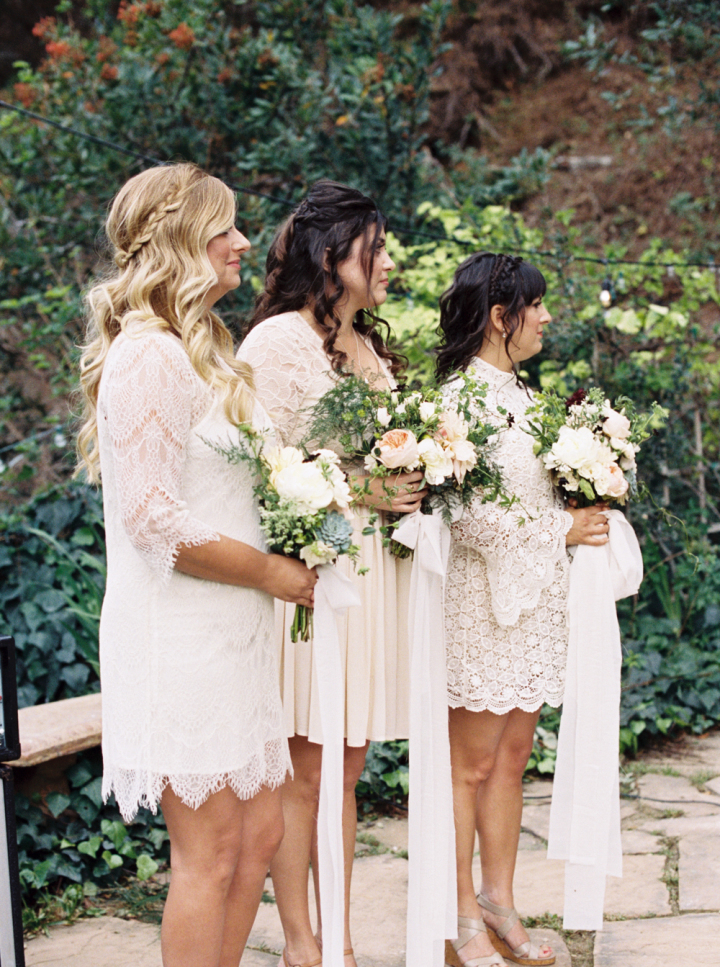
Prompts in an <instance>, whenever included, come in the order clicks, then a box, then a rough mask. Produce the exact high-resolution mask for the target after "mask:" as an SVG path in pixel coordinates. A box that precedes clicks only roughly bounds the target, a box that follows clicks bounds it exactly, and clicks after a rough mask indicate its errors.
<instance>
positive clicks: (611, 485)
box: [602, 463, 630, 500]
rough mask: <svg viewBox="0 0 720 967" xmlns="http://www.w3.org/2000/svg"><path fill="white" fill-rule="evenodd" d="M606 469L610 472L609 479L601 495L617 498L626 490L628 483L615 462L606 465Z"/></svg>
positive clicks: (623, 494) (622, 495)
mask: <svg viewBox="0 0 720 967" xmlns="http://www.w3.org/2000/svg"><path fill="white" fill-rule="evenodd" d="M608 470H609V472H610V480H609V482H608V485H607V487H606V488H605V489H604V490H603V491H602V495H603V497H612V498H613V499H614V500H619V499H620V498H621V497H624V496H625V494H626V493H627V492H628V489H629V487H630V484H629V483H628V482H627V480H626V479H625V474H624V473H623V472H622V470H621V469H620V467H618V465H617V464H616V463H614V464H613V465H612V466H611V467H608Z"/></svg>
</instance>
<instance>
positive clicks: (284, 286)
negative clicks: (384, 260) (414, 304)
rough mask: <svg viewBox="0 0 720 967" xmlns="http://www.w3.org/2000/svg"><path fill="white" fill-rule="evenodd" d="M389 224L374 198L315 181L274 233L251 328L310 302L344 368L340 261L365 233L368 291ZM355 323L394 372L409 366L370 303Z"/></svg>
mask: <svg viewBox="0 0 720 967" xmlns="http://www.w3.org/2000/svg"><path fill="white" fill-rule="evenodd" d="M386 228H387V218H386V217H385V215H383V213H382V212H381V211H380V209H379V208H378V206H377V204H376V203H375V202H374V201H373V199H372V198H369V197H368V196H367V195H364V194H363V193H362V192H360V191H358V190H357V189H356V188H349V187H348V186H347V185H341V184H338V182H335V181H318V182H316V183H315V184H314V185H313V186H312V187H311V189H310V191H309V192H308V195H307V197H306V198H305V199H304V200H303V201H302V202H301V203H300V205H299V206H298V207H297V208H296V209H295V211H294V212H293V213H292V214H291V215H290V217H289V218H288V219H287V220H286V221H285V222H284V223H283V224H282V225H281V226H280V228H279V229H278V231H277V232H276V234H275V238H274V239H273V241H272V244H271V245H270V250H269V252H268V256H267V262H266V278H265V286H264V289H263V291H262V292H261V293H260V295H259V296H258V298H257V300H256V303H255V311H254V312H253V316H252V319H251V320H250V323H249V325H248V327H247V328H248V330H250V329H252V328H253V327H254V326H256V325H257V324H258V323H259V322H262V321H263V319H268V318H270V316H275V315H279V314H280V313H282V312H291V311H292V310H296V311H298V312H299V311H300V310H301V309H304V308H305V307H306V306H310V307H312V309H313V315H314V317H315V321H316V322H317V324H318V326H319V327H320V329H321V330H322V331H323V332H324V333H325V339H324V342H323V348H324V350H325V352H326V353H327V355H328V358H329V360H330V363H331V365H332V368H333V369H335V370H339V369H341V368H342V366H343V364H344V363H345V362H346V361H347V356H346V354H345V353H344V352H342V351H341V350H339V349H336V348H335V340H336V339H337V334H338V331H339V327H340V319H339V317H338V315H337V313H336V307H337V305H338V303H340V301H341V300H342V298H343V295H344V293H345V287H344V285H343V282H342V279H341V278H340V275H339V274H338V266H340V265H341V264H342V263H343V262H344V261H345V260H346V259H347V258H349V256H350V251H351V249H352V245H353V242H354V241H355V239H356V238H360V237H361V238H363V240H364V241H363V248H362V265H363V268H364V270H365V276H366V278H367V280H368V291H369V288H370V276H371V272H372V266H373V260H374V258H375V255H376V252H377V246H378V242H379V240H380V236H381V234H382V232H383V231H384V230H385V229H386ZM353 326H354V328H355V330H356V331H357V332H359V333H360V334H361V335H366V336H368V338H369V339H370V341H371V342H372V345H373V348H374V349H375V352H376V353H377V354H378V356H380V357H381V358H383V359H385V360H386V361H387V363H388V365H389V366H390V369H391V371H392V373H393V374H395V373H398V372H400V370H402V369H403V368H404V367H405V365H406V360H405V359H404V357H402V356H399V355H398V354H397V353H394V352H392V351H391V350H390V349H388V347H387V342H386V339H387V337H388V336H389V333H390V327H389V326H388V324H387V323H386V322H385V321H384V320H383V319H381V318H380V317H379V316H378V315H376V314H375V312H374V311H373V310H372V309H371V308H368V309H362V310H360V312H358V313H357V314H356V316H355V319H354V320H353ZM381 328H382V329H384V334H385V337H386V338H385V339H383V336H382V335H381V333H380V331H379V330H380V329H381Z"/></svg>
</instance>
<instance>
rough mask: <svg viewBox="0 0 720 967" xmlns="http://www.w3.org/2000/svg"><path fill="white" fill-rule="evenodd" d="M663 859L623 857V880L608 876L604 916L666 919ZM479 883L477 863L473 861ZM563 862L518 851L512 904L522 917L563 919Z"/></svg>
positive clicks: (656, 856)
mask: <svg viewBox="0 0 720 967" xmlns="http://www.w3.org/2000/svg"><path fill="white" fill-rule="evenodd" d="M664 869H665V857H664V856H662V855H659V854H654V853H649V854H646V855H640V856H636V855H632V854H630V855H627V856H624V857H623V877H622V879H619V878H616V877H613V876H610V877H608V881H607V890H606V893H605V915H606V916H625V917H647V916H659V917H662V916H668V915H669V914H670V913H671V912H672V910H671V907H670V900H669V897H668V891H667V887H666V886H665V884H664V883H663V882H662V880H661V879H660V877H661V876H662V874H663V871H664ZM474 875H475V877H476V880H475V882H476V883H479V882H480V860H479V858H477V857H476V859H475V862H474ZM564 891H565V863H564V862H563V861H562V860H547V859H546V858H545V854H544V853H536V852H530V851H521V852H520V853H518V859H517V865H516V867H515V904H516V906H517V909H518V912H519V913H520V916H521V917H542V916H544V915H545V914H546V913H550V914H553V913H554V914H557V916H562V913H563V905H564Z"/></svg>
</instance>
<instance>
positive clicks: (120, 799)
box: [102, 739, 292, 822]
mask: <svg viewBox="0 0 720 967" xmlns="http://www.w3.org/2000/svg"><path fill="white" fill-rule="evenodd" d="M288 773H289V774H290V775H292V763H291V761H290V755H289V752H288V748H287V742H286V741H285V740H284V739H277V740H273V741H272V742H268V743H267V745H266V746H265V750H264V752H263V753H260V754H257V755H255V756H253V757H252V759H251V760H250V762H249V763H247V764H246V765H245V766H243V768H242V769H236V770H233V771H230V772H217V773H213V774H211V775H205V774H193V775H167V774H163V773H156V772H148V771H146V770H142V769H122V768H111V769H108V770H107V771H106V772H105V774H104V775H103V786H102V795H103V801H104V802H107V800H108V799H109V798H110V795H111V794H114V795H115V801H116V802H117V805H118V809H119V810H120V813H121V815H122V817H123V819H124V820H125V822H131V821H132V820H133V819H134V818H135V816H136V815H137V812H138V810H139V809H141V808H145V809H149V810H150V811H151V812H152V813H157V811H158V806H159V805H160V800H161V798H162V794H163V792H164V791H165V789H166V788H167V787H168V786H170V788H171V789H172V791H173V792H174V793H175V795H176V796H178V798H179V799H180V800H181V802H183V803H184V804H185V805H186V806H189V807H190V808H191V809H197V808H198V807H199V806H202V804H203V803H204V802H206V801H207V799H208V798H209V797H210V796H212V795H213V794H214V793H216V792H220V790H221V789H224V788H225V787H226V786H229V787H230V788H231V789H232V791H233V792H234V793H235V795H236V796H237V797H238V799H252V798H253V796H256V795H257V794H258V793H259V792H260V790H261V789H262V788H263V787H264V786H267V787H268V788H269V789H277V788H278V787H279V786H281V785H282V784H283V782H284V781H285V778H286V776H287V775H288Z"/></svg>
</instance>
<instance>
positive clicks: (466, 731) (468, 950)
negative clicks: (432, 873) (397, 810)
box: [450, 708, 508, 962]
mask: <svg viewBox="0 0 720 967" xmlns="http://www.w3.org/2000/svg"><path fill="white" fill-rule="evenodd" d="M507 718H508V716H507V715H494V714H493V713H492V712H487V711H486V712H470V711H468V710H467V709H464V708H456V709H450V756H451V764H452V783H453V808H454V813H455V844H456V845H455V848H456V857H457V885H458V915H459V916H461V917H468V918H470V919H471V920H482V912H481V910H480V908H479V906H478V902H477V900H476V899H475V886H474V884H473V876H472V859H473V853H474V851H475V830H476V815H477V801H478V790H479V788H480V786H481V785H482V783H483V782H484V781H485V780H486V779H487V777H488V776H489V774H490V771H491V770H492V767H493V764H494V762H495V754H496V751H497V748H498V745H499V743H500V739H501V737H502V734H503V730H504V728H505V725H506V722H507ZM494 949H495V948H494V947H493V945H492V943H491V942H490V939H489V938H488V936H487V935H486V934H484V933H480V934H478V935H477V936H476V937H474V938H473V939H472V940H470V941H469V943H467V944H466V945H465V946H464V947H462V948H461V952H460V953H461V960H462V961H463V962H465V961H467V960H473V959H474V958H475V957H487V956H489V955H490V954H492V953H493V952H494Z"/></svg>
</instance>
